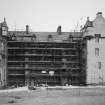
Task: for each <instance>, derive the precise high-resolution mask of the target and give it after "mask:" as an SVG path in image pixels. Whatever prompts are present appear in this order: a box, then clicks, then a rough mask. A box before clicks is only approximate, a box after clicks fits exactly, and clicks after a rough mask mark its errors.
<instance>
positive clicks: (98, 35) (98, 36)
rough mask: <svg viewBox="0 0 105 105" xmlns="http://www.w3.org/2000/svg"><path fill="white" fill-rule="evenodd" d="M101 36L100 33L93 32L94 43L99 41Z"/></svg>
mask: <svg viewBox="0 0 105 105" xmlns="http://www.w3.org/2000/svg"><path fill="white" fill-rule="evenodd" d="M100 37H101V34H95V41H96V43H99V38H100Z"/></svg>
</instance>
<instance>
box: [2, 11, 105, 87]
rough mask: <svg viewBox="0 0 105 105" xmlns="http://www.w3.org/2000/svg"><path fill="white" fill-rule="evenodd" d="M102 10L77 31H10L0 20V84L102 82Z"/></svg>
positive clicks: (104, 26)
mask: <svg viewBox="0 0 105 105" xmlns="http://www.w3.org/2000/svg"><path fill="white" fill-rule="evenodd" d="M104 40H105V19H104V17H103V16H102V12H98V13H97V14H96V18H95V19H94V20H93V21H90V20H89V18H87V21H86V24H85V25H84V27H83V28H82V29H81V30H80V32H62V27H61V26H58V28H57V31H56V32H31V31H30V30H29V26H28V25H26V29H25V31H9V30H8V25H7V23H6V20H5V19H4V21H3V22H2V23H0V86H5V85H9V86H12V85H15V86H25V85H31V86H40V85H42V84H45V85H49V86H55V85H61V86H64V85H104V84H105V70H104V68H105V53H104V52H105V48H104V46H105V41H104Z"/></svg>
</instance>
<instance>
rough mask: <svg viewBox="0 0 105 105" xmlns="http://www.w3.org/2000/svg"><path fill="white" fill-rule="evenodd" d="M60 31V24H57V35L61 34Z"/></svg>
mask: <svg viewBox="0 0 105 105" xmlns="http://www.w3.org/2000/svg"><path fill="white" fill-rule="evenodd" d="M61 32H62V30H61V26H58V28H57V33H58V35H61Z"/></svg>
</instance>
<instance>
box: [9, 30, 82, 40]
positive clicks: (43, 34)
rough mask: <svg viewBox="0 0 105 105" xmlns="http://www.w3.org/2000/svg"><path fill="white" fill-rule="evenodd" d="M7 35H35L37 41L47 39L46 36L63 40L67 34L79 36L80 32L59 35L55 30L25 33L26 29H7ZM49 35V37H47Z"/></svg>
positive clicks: (67, 36)
mask: <svg viewBox="0 0 105 105" xmlns="http://www.w3.org/2000/svg"><path fill="white" fill-rule="evenodd" d="M8 35H10V36H11V35H14V36H16V37H32V36H35V37H36V39H37V41H41V42H45V41H48V38H52V40H53V41H57V42H58V41H64V40H67V39H68V38H69V36H70V35H71V36H73V37H75V38H76V37H81V36H82V33H81V32H61V35H59V34H58V33H57V32H29V34H26V31H9V32H8ZM49 36H50V37H49Z"/></svg>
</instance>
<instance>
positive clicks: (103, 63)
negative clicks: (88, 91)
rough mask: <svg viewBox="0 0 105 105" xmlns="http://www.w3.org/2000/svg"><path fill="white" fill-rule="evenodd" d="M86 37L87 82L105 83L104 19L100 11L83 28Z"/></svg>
mask: <svg viewBox="0 0 105 105" xmlns="http://www.w3.org/2000/svg"><path fill="white" fill-rule="evenodd" d="M83 33H84V37H87V69H86V73H87V75H86V78H87V84H105V19H104V17H103V16H102V13H101V12H98V13H97V14H96V18H95V19H94V20H93V21H90V20H87V23H86V25H85V27H84V28H83Z"/></svg>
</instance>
